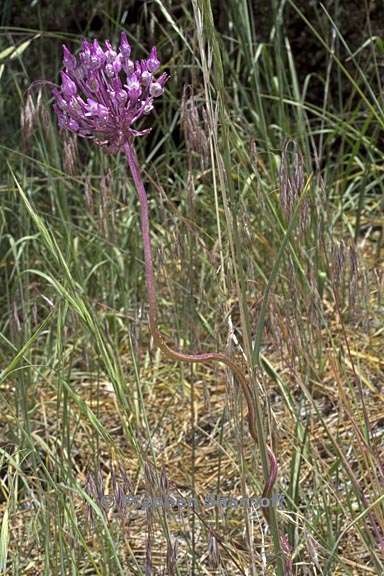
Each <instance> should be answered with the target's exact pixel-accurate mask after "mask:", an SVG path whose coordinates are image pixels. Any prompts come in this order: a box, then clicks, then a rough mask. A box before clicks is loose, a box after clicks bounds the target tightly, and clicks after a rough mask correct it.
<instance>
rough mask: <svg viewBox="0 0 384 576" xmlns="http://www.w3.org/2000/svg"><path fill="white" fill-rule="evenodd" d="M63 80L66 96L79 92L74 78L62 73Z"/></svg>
mask: <svg viewBox="0 0 384 576" xmlns="http://www.w3.org/2000/svg"><path fill="white" fill-rule="evenodd" d="M61 80H62V90H63V94H64V96H66V97H67V98H68V97H71V96H75V95H76V94H77V86H76V84H75V83H74V81H73V80H71V79H70V77H69V76H68V75H67V74H66V73H65V72H62V73H61Z"/></svg>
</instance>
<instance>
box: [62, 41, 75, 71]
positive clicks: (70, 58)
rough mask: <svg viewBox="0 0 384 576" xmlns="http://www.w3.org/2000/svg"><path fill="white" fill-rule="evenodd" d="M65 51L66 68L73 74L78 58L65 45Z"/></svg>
mask: <svg viewBox="0 0 384 576" xmlns="http://www.w3.org/2000/svg"><path fill="white" fill-rule="evenodd" d="M63 50H64V58H63V60H64V66H65V67H66V69H67V70H68V72H72V71H73V70H74V69H75V68H76V57H75V56H74V55H73V54H72V53H71V52H70V51H69V50H68V48H67V47H66V45H65V44H63Z"/></svg>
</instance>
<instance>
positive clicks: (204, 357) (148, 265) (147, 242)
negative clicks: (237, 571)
mask: <svg viewBox="0 0 384 576" xmlns="http://www.w3.org/2000/svg"><path fill="white" fill-rule="evenodd" d="M124 152H125V154H126V157H127V160H128V165H129V168H130V171H131V174H132V178H133V181H134V183H135V186H136V190H137V193H138V196H139V201H140V218H141V231H142V235H143V244H144V262H145V278H146V285H147V293H148V304H149V329H150V332H151V334H152V336H153V340H154V342H155V344H156V345H157V346H158V347H159V348H160V350H162V351H163V352H164V354H166V355H167V356H168V357H169V358H172V359H173V360H180V361H182V362H193V363H195V362H196V363H202V364H209V363H210V362H221V363H222V364H225V365H226V366H227V367H228V368H230V369H231V370H232V372H233V373H234V374H235V376H236V378H237V380H238V382H239V384H240V386H241V389H242V392H243V394H244V396H245V400H246V402H247V408H248V414H247V420H248V426H249V432H250V434H251V436H252V438H253V440H254V441H255V442H256V444H257V443H258V435H257V430H256V415H255V407H254V402H253V398H252V392H251V388H250V386H249V384H248V380H247V379H246V377H245V375H244V373H243V371H242V370H241V368H240V366H239V365H238V364H236V362H234V361H233V360H232V359H231V358H229V357H228V356H226V355H225V354H222V353H220V352H206V353H197V354H184V353H183V352H180V351H178V350H174V349H173V348H170V347H169V346H168V344H167V343H166V342H165V340H164V338H163V336H162V334H161V332H160V330H159V327H158V313H157V299H156V287H155V278H154V273H153V263H152V247H151V236H150V229H149V212H148V199H147V194H146V191H145V188H144V184H143V181H142V178H141V174H140V167H139V163H138V161H137V157H136V153H135V150H134V147H133V144H132V143H127V144H126V145H125V147H124ZM266 449H267V452H268V458H269V465H270V470H269V477H268V480H267V482H266V484H265V487H264V490H263V496H264V497H268V498H270V496H271V492H272V489H273V486H274V484H275V482H276V477H277V471H278V464H277V460H276V456H275V454H274V453H273V451H272V450H271V448H270V447H269V446H266ZM262 510H263V514H264V517H265V518H266V520H267V521H269V511H268V508H266V507H263V508H262Z"/></svg>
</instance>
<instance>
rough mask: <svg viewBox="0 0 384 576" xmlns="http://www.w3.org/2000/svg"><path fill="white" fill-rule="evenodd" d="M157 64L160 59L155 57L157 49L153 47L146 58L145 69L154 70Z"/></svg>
mask: <svg viewBox="0 0 384 576" xmlns="http://www.w3.org/2000/svg"><path fill="white" fill-rule="evenodd" d="M159 66H160V61H159V59H158V58H157V49H156V48H155V47H153V48H152V50H151V53H150V55H149V58H148V60H147V69H148V70H149V72H156V70H157V69H158V67H159Z"/></svg>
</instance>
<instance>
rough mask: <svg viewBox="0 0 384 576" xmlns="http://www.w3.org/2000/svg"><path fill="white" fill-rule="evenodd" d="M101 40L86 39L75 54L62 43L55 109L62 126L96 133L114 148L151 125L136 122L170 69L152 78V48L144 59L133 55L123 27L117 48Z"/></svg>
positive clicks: (89, 134) (95, 136)
mask: <svg viewBox="0 0 384 576" xmlns="http://www.w3.org/2000/svg"><path fill="white" fill-rule="evenodd" d="M104 46H105V48H104V49H103V48H102V47H101V46H100V44H99V42H98V41H97V40H94V41H93V42H88V41H87V40H84V41H83V43H82V47H81V50H80V52H79V55H78V57H76V56H75V55H74V54H72V53H71V52H70V50H69V49H68V48H67V47H66V46H64V47H63V48H64V70H63V71H62V72H61V86H60V87H59V88H55V89H54V90H53V96H54V98H55V105H54V109H55V112H56V114H57V117H58V122H59V126H60V127H61V128H67V129H69V130H71V131H72V132H75V133H76V134H78V135H79V136H82V137H84V138H91V139H94V140H95V141H96V143H97V144H99V145H101V146H103V147H105V149H106V150H107V151H108V152H111V153H115V152H118V151H119V150H120V149H122V148H123V147H124V145H125V144H126V143H127V142H128V141H129V139H130V137H131V136H142V135H145V134H147V133H148V132H149V131H150V129H145V130H137V129H136V128H135V125H136V123H137V121H138V120H139V119H140V118H142V116H144V115H146V114H149V113H150V112H151V111H152V110H153V101H154V99H155V98H157V97H158V96H161V94H163V91H164V85H165V83H166V81H167V79H168V75H167V74H166V73H164V74H161V75H160V76H159V77H158V78H156V72H157V71H158V69H159V67H160V62H159V60H158V58H157V50H156V48H152V50H151V53H150V55H149V57H148V58H147V59H145V60H136V61H134V60H132V59H131V46H130V44H129V42H128V39H127V35H126V34H125V32H123V33H122V34H121V38H120V45H119V47H118V49H117V50H115V49H114V48H113V47H112V45H111V43H110V42H109V41H108V40H107V41H106V42H105V45H104Z"/></svg>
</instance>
